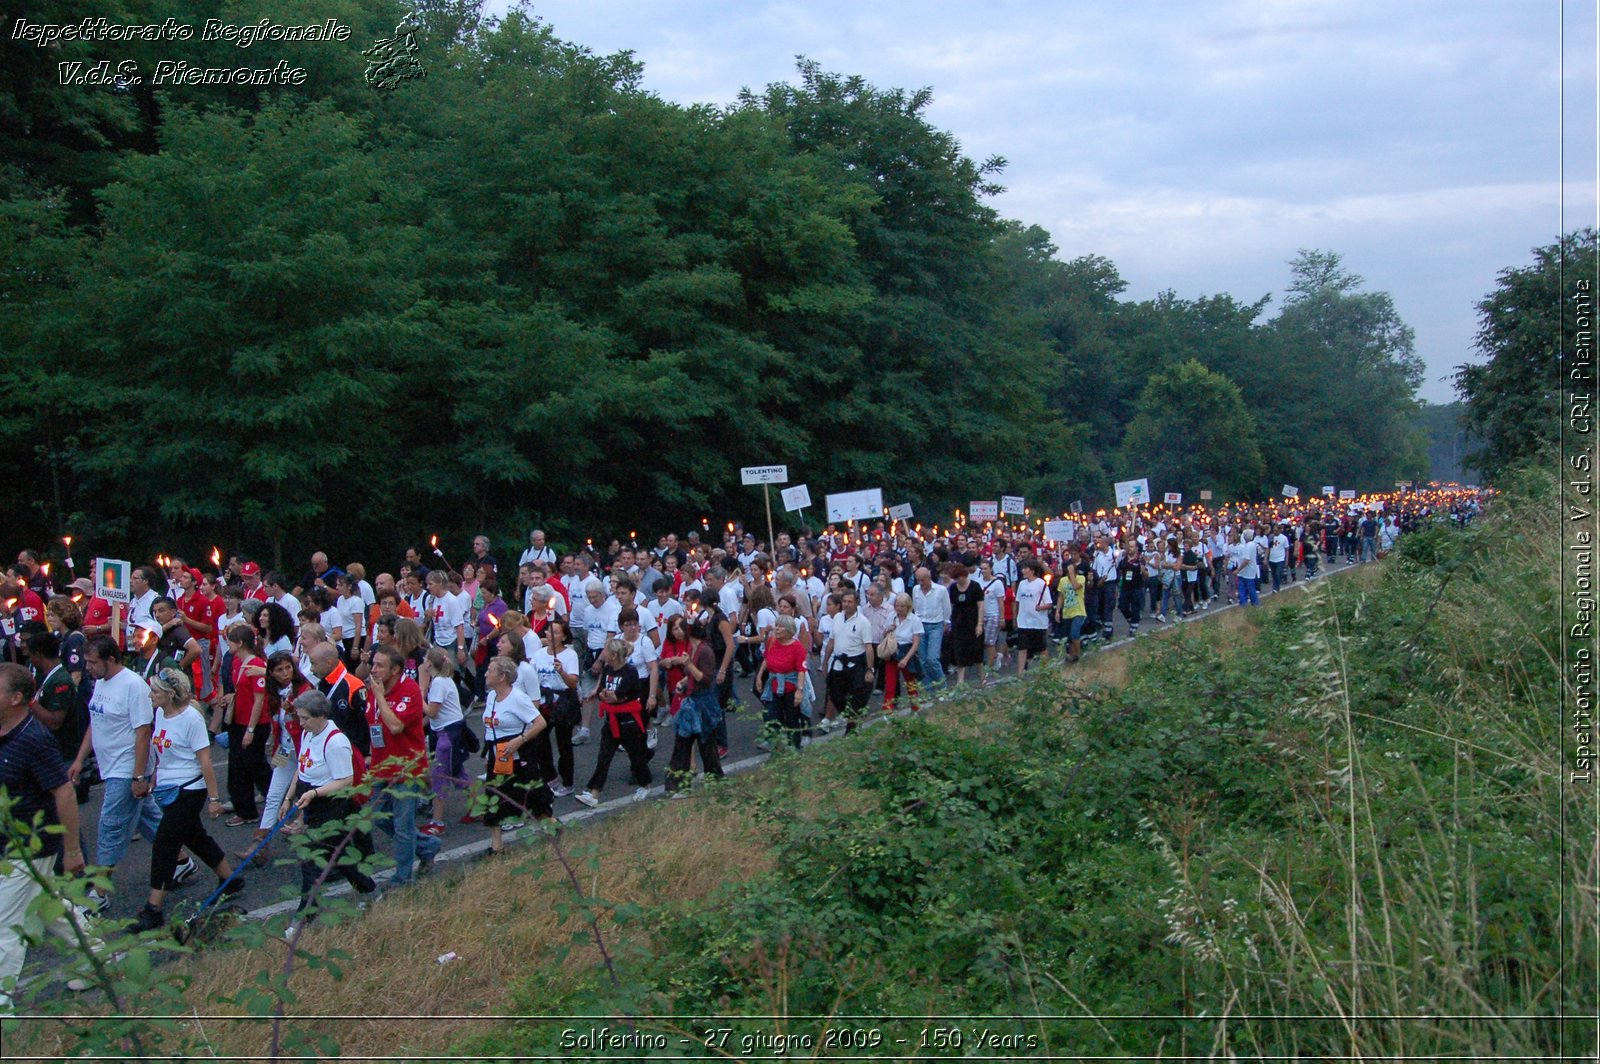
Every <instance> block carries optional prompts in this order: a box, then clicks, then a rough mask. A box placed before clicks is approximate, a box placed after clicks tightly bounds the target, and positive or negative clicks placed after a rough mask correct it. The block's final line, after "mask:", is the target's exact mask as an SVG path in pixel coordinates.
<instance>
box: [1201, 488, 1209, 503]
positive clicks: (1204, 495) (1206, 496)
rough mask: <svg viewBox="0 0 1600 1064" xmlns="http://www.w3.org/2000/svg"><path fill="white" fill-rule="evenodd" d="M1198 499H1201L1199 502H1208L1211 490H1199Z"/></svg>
mask: <svg viewBox="0 0 1600 1064" xmlns="http://www.w3.org/2000/svg"><path fill="white" fill-rule="evenodd" d="M1200 501H1201V502H1210V501H1211V492H1209V491H1202V492H1201V493H1200Z"/></svg>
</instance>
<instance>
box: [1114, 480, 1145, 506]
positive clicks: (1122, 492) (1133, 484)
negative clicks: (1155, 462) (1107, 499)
mask: <svg viewBox="0 0 1600 1064" xmlns="http://www.w3.org/2000/svg"><path fill="white" fill-rule="evenodd" d="M1114 486H1115V488H1116V490H1117V505H1118V506H1143V505H1145V504H1147V503H1148V502H1149V501H1150V478H1148V477H1140V478H1139V479H1138V480H1119V481H1117V482H1116V484H1115V485H1114Z"/></svg>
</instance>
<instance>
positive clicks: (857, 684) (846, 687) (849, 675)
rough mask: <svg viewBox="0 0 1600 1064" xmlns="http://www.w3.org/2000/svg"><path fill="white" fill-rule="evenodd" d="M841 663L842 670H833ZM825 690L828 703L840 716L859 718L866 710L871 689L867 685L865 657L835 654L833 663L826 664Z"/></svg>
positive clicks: (863, 655) (862, 655)
mask: <svg viewBox="0 0 1600 1064" xmlns="http://www.w3.org/2000/svg"><path fill="white" fill-rule="evenodd" d="M841 661H842V662H844V668H842V669H836V668H834V665H835V664H837V663H839V662H841ZM827 689H828V699H829V701H831V702H832V703H833V704H834V705H835V706H837V707H838V708H839V712H840V713H841V714H843V715H844V716H845V717H848V718H851V719H854V718H856V717H859V716H860V715H861V712H862V711H863V710H864V709H866V708H867V700H868V699H869V698H871V697H872V687H871V686H870V685H869V684H868V683H867V656H866V655H865V654H857V655H856V656H855V657H846V656H845V655H843V654H835V655H834V657H833V661H830V662H829V663H828V682H827Z"/></svg>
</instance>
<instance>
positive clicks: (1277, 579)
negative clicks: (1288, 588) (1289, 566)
mask: <svg viewBox="0 0 1600 1064" xmlns="http://www.w3.org/2000/svg"><path fill="white" fill-rule="evenodd" d="M1267 565H1268V566H1269V567H1270V568H1271V569H1272V590H1273V591H1274V592H1276V591H1277V590H1278V589H1279V588H1281V587H1283V563H1282V562H1268V563H1267Z"/></svg>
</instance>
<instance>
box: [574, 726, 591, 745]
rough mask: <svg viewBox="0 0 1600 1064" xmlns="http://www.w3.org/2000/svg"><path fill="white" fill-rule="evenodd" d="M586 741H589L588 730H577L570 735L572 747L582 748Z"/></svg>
mask: <svg viewBox="0 0 1600 1064" xmlns="http://www.w3.org/2000/svg"><path fill="white" fill-rule="evenodd" d="M588 741H589V729H588V728H579V729H578V730H577V731H575V732H573V733H572V745H573V746H582V745H583V744H584V743H586V742H588Z"/></svg>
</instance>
